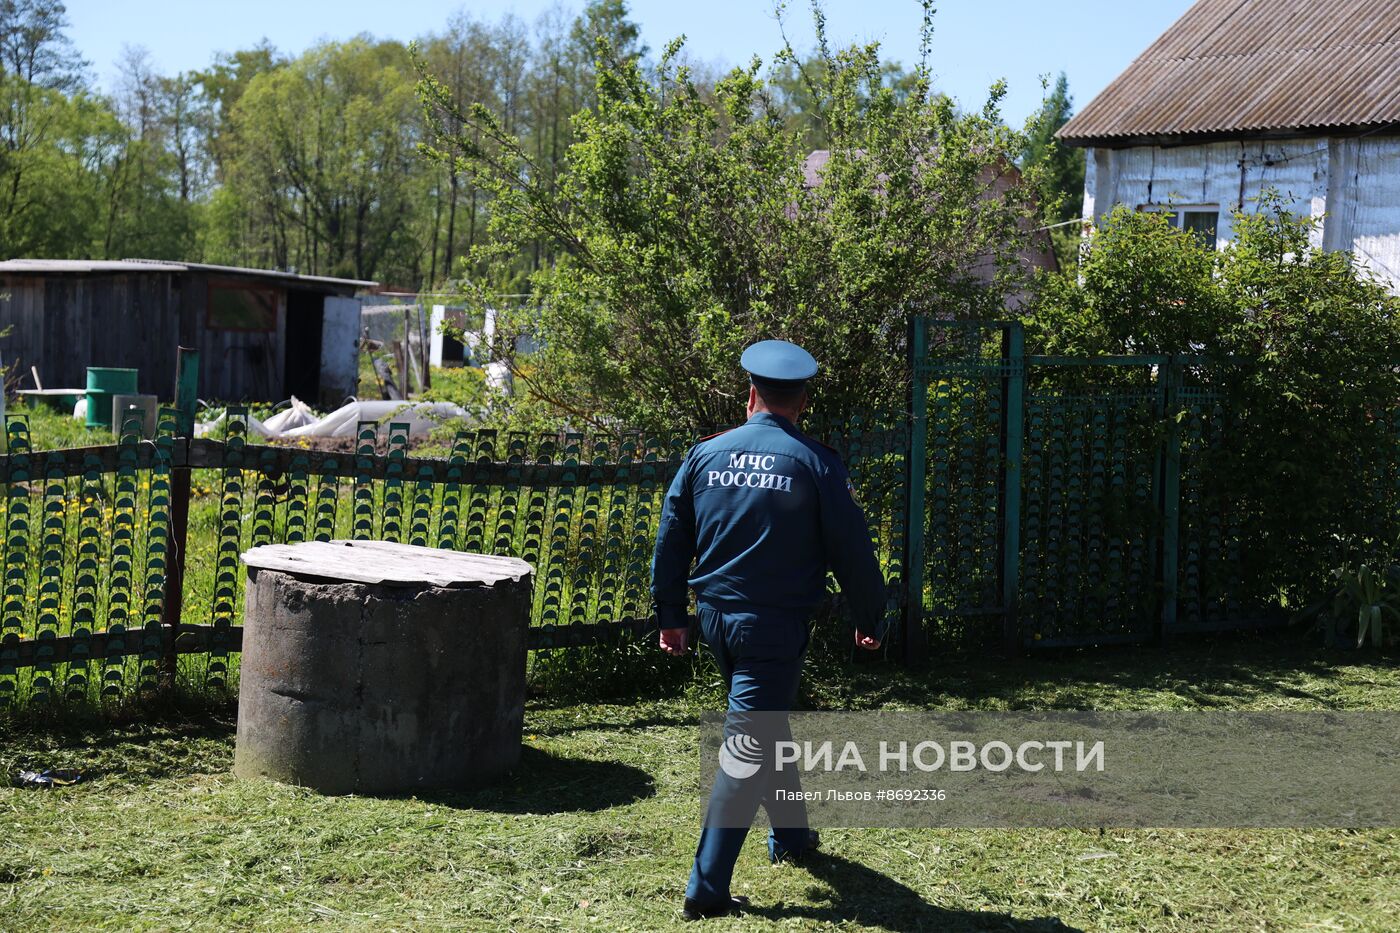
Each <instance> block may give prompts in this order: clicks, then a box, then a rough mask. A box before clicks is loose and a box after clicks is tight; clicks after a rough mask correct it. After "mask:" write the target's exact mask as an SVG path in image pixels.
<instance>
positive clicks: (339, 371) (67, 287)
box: [0, 259, 376, 405]
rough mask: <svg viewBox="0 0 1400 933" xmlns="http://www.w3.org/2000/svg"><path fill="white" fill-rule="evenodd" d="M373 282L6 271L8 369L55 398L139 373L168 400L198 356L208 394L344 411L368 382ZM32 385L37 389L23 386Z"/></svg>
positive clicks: (0, 322) (139, 262) (170, 272)
mask: <svg viewBox="0 0 1400 933" xmlns="http://www.w3.org/2000/svg"><path fill="white" fill-rule="evenodd" d="M374 287H376V283H374V282H362V281H358V280H355V279H333V278H325V277H322V276H312V275H297V274H295V273H291V272H275V271H268V270H262V269H240V268H234V267H231V266H213V265H206V264H202V263H192V262H158V261H153V260H145V259H123V260H120V261H88V260H75V259H11V260H8V261H5V262H0V331H4V330H5V329H6V328H8V332H7V333H5V334H4V336H0V359H3V362H4V364H5V365H6V367H12V366H14V367H17V371H18V372H19V373H20V374H22V375H23V376H26V377H27V375H28V373H29V368H30V366H34V367H36V368H37V369H38V371H39V376H40V378H41V379H42V380H43V382H44V385H45V386H46V387H49V388H58V387H74V388H81V387H83V386H84V385H86V370H87V367H89V366H122V367H130V368H133V369H137V370H140V376H139V390H140V391H141V392H145V393H149V394H153V395H159V396H161V397H162V398H168V397H169V396H170V394H171V391H172V388H173V384H174V378H175V376H174V373H175V355H176V353H175V351H176V348H177V347H180V346H186V347H195V348H197V349H198V350H199V354H200V372H199V395H200V397H201V398H204V399H210V400H215V399H217V400H220V401H250V402H275V401H280V400H282V399H285V398H287V397H288V396H290V395H295V396H297V397H298V398H300V399H303V400H305V401H307V402H310V403H315V404H326V405H331V404H338V403H339V402H341V401H342V400H343V399H344V398H345V396H347V395H353V394H355V392H356V390H357V388H358V382H359V338H360V300H359V298H357V297H355V295H356V293H357V292H360V291H363V290H366V289H371V288H374ZM27 383H28V380H27V378H26V379H25V384H27Z"/></svg>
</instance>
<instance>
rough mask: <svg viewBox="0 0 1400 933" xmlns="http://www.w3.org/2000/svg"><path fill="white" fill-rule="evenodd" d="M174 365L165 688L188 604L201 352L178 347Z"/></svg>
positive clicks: (163, 667) (172, 682)
mask: <svg viewBox="0 0 1400 933" xmlns="http://www.w3.org/2000/svg"><path fill="white" fill-rule="evenodd" d="M176 352H177V354H178V355H177V357H176V363H175V408H176V410H178V411H179V413H180V414H179V423H178V424H176V426H175V436H176V448H177V451H178V453H177V455H176V458H175V463H176V465H175V466H173V467H172V468H171V470H170V550H169V556H170V560H169V563H168V565H167V566H166V570H165V599H164V605H163V606H162V611H161V624H162V625H163V626H164V627H165V630H166V633H167V636H166V637H167V640H166V645H165V655H164V658H163V659H162V665H161V682H162V686H164V687H166V688H170V687H173V686H174V685H175V673H176V659H177V658H178V654H177V652H176V647H175V640H176V638H177V637H178V636H179V634H180V613H181V610H182V609H183V608H184V601H185V541H186V539H187V537H188V535H189V526H190V468H189V466H188V465H187V464H188V463H189V447H190V438H192V437H194V418H195V407H196V404H197V400H196V399H197V396H196V392H197V390H198V388H199V351H198V350H193V349H190V348H188V347H180V348H178V350H177V351H176Z"/></svg>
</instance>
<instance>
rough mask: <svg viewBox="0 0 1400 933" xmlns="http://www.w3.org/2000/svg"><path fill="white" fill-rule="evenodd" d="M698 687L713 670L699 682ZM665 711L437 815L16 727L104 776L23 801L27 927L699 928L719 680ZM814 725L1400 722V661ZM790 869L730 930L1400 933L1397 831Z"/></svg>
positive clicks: (758, 869) (1199, 835) (1147, 841)
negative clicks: (1203, 716)
mask: <svg viewBox="0 0 1400 933" xmlns="http://www.w3.org/2000/svg"><path fill="white" fill-rule="evenodd" d="M678 663H680V664H685V663H686V662H678ZM650 690H651V692H650V695H648V696H646V697H640V698H632V699H626V700H619V701H615V702H608V703H603V702H598V701H596V700H595V701H593V702H582V701H580V700H579V699H578V698H577V697H576V696H567V697H561V696H559V695H557V694H555V693H549V694H546V695H542V696H536V697H534V698H532V700H531V702H530V706H529V709H528V712H527V717H526V727H525V728H526V739H525V749H524V753H523V758H522V761H521V765H520V767H519V768H517V769H516V772H515V773H514V774H513V775H512V776H511V777H510V778H509V779H508V780H507V781H505V782H503V783H502V784H500V785H498V786H496V787H493V788H489V789H486V790H481V791H478V792H474V793H464V794H452V795H443V796H438V797H431V798H407V799H377V798H364V797H321V796H319V795H317V794H314V793H311V792H309V791H306V790H302V789H299V788H295V787H288V786H284V785H279V784H273V783H267V782H248V781H240V780H235V779H234V778H233V777H232V776H231V775H230V774H229V768H230V765H231V762H232V753H233V732H234V718H233V714H232V711H231V710H229V709H228V708H222V709H213V710H210V709H204V710H198V709H196V710H190V709H189V708H188V707H177V708H174V709H169V708H167V709H165V710H163V711H159V712H154V711H145V712H143V713H142V714H141V718H138V719H128V720H127V721H124V722H123V721H118V722H115V723H94V722H90V721H89V722H81V721H55V722H50V723H47V724H40V723H36V722H34V721H32V720H31V721H29V722H27V723H24V724H21V723H9V724H4V725H0V766H2V767H3V768H4V770H5V771H6V772H7V773H9V774H13V772H14V771H15V770H16V769H17V768H19V767H30V766H35V765H44V766H53V767H82V768H86V769H89V772H90V774H91V779H90V780H88V781H85V782H84V783H82V784H79V785H76V786H73V787H70V788H66V789H63V790H56V791H33V790H19V789H0V927H3V928H4V929H5V930H11V931H25V930H52V929H74V928H85V927H111V928H121V929H162V930H165V929H170V930H182V929H210V930H215V929H218V930H224V929H232V928H256V929H268V930H299V929H303V928H306V927H320V928H324V929H331V930H370V929H373V930H381V929H400V930H402V929H415V930H437V929H461V930H519V929H593V930H653V929H666V928H671V927H680V926H681V923H680V911H679V907H680V896H681V892H682V889H683V886H684V883H685V878H686V874H687V872H688V870H689V866H690V859H691V855H692V853H693V851H694V845H695V837H696V833H697V828H698V824H699V819H700V794H701V788H700V781H699V773H698V772H699V769H698V764H697V753H696V741H697V727H696V722H697V717H698V716H699V714H700V713H701V712H702V711H703V710H706V709H714V708H717V707H718V706H719V704H720V702H721V697H720V695H719V685H718V681H717V679H716V677H715V675H714V673H713V668H712V667H711V666H709V665H707V664H703V663H694V666H693V668H692V669H691V673H690V675H689V676H688V677H686V678H678V679H677V680H676V681H675V682H673V684H671V685H662V684H657V685H655V686H653V687H652V688H650ZM803 703H804V705H805V706H808V707H815V708H846V707H859V708H936V709H1178V708H1198V707H1207V708H1216V709H1221V708H1225V709H1388V710H1394V709H1400V670H1397V667H1396V666H1395V664H1394V659H1393V658H1378V657H1377V656H1375V655H1367V654H1342V653H1336V654H1326V655H1320V654H1319V653H1318V652H1317V650H1316V649H1313V648H1311V647H1309V646H1308V645H1307V644H1305V643H1303V642H1301V641H1298V640H1295V639H1290V638H1267V639H1266V638H1255V637H1250V636H1236V637H1233V638H1222V639H1216V640H1212V641H1205V642H1198V643H1192V644H1188V645H1179V646H1175V647H1173V648H1172V649H1170V650H1169V651H1167V652H1166V653H1159V652H1157V651H1156V650H1154V649H1150V648H1148V649H1141V650H1138V651H1114V650H1110V651H1099V652H1082V653H1065V654H1056V655H1046V656H1039V657H1035V658H1030V659H1022V660H1017V661H1012V662H1000V661H992V660H987V661H980V660H979V661H951V660H950V661H942V662H935V663H934V664H932V665H931V666H930V668H929V669H927V670H924V671H920V672H909V671H906V670H903V669H901V668H898V667H896V666H893V665H890V664H885V663H879V662H876V663H861V664H851V663H847V662H845V661H844V660H842V661H831V660H818V661H815V662H813V663H812V664H811V665H809V670H808V676H807V679H806V683H805V686H804V698H803ZM823 837H824V845H823V849H824V850H825V853H826V854H825V855H823V856H822V857H820V858H818V859H817V860H815V861H814V862H813V863H812V864H810V865H808V866H805V867H796V866H781V867H777V868H774V867H770V866H769V865H768V864H767V860H766V857H765V856H766V854H765V851H764V847H763V843H762V839H761V838H759V836H758V834H757V833H755V834H754V835H753V836H751V838H750V839H749V841H748V843H747V845H746V847H745V850H744V854H743V856H742V858H741V859H740V863H739V867H738V871H737V873H736V882H735V893H736V894H743V895H747V896H749V897H750V898H752V901H753V906H752V908H751V909H750V911H749V912H748V913H747V914H745V915H744V916H742V917H735V918H728V919H723V920H717V921H711V922H708V923H707V924H706V926H705V929H707V930H727V929H768V928H771V927H774V926H777V927H778V928H781V929H816V928H822V927H826V926H828V925H839V926H841V928H843V929H883V930H930V931H945V930H1010V931H1028V930H1061V929H1084V930H1210V931H1217V930H1221V931H1224V930H1303V929H1310V930H1383V929H1394V928H1395V918H1396V917H1397V916H1400V832H1397V831H1394V830H1365V831H1348V830H1308V831H1304V830H1248V831H1241V830H1191V831H1185V830H1131V831H1118V830H1108V831H1103V832H1100V831H1078V830H1016V831H1007V830H997V831H972V830H898V829H886V830H855V829H846V830H830V831H828V832H826V833H824V834H823Z"/></svg>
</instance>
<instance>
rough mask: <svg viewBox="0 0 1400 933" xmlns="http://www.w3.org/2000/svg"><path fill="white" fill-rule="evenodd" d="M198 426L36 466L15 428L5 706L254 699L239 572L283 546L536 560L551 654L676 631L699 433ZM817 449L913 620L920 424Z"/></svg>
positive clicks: (127, 438)
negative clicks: (288, 440) (669, 514)
mask: <svg viewBox="0 0 1400 933" xmlns="http://www.w3.org/2000/svg"><path fill="white" fill-rule="evenodd" d="M177 420H178V418H177V413H176V412H175V410H174V409H165V410H163V413H162V425H161V430H160V432H159V434H158V439H157V440H156V441H154V442H151V441H142V440H140V431H139V424H138V423H136V422H132V423H131V424H129V425H128V426H127V429H126V430H125V431H124V432H123V435H122V437H121V439H120V442H119V443H117V444H115V445H111V446H107V447H97V448H86V449H76V450H62V451H31V450H30V449H29V441H28V436H27V425H26V421H25V419H24V418H23V417H22V416H11V417H10V418H9V419H8V420H7V423H6V433H7V441H8V445H7V450H8V455H6V456H4V457H0V484H3V488H4V490H5V497H4V511H3V513H0V527H3V528H4V531H5V548H4V589H3V600H0V706H16V705H20V704H25V703H48V702H69V703H79V702H83V703H104V702H120V701H123V700H126V699H129V698H131V697H133V696H137V695H140V694H142V693H146V692H151V691H155V690H157V689H160V688H162V687H165V686H170V685H173V684H177V683H178V684H182V685H186V686H190V687H193V688H195V689H198V690H203V691H212V692H217V691H225V690H230V689H232V688H234V687H236V684H237V658H238V652H239V649H240V646H241V643H242V628H241V625H240V622H241V619H242V613H243V592H244V581H245V572H244V569H243V567H242V565H241V564H240V562H239V555H240V554H241V553H242V552H243V551H245V550H247V549H248V548H251V547H256V546H259V545H262V544H269V543H294V542H297V541H305V540H330V539H332V538H356V539H380V540H388V541H398V542H403V543H407V544H416V545H423V546H430V547H442V548H451V549H456V550H467V551H475V552H479V553H491V554H508V555H512V556H516V557H520V558H522V559H524V560H526V561H527V562H529V563H530V564H531V565H533V566H534V567H535V581H534V602H533V606H532V611H531V629H530V646H531V647H532V648H533V649H536V650H549V649H566V648H574V647H580V646H584V645H592V644H605V643H609V642H612V641H614V640H616V639H617V638H619V637H622V636H624V635H635V634H636V633H639V632H642V631H644V630H647V629H649V628H650V627H651V626H652V625H653V624H654V623H653V619H652V612H651V596H650V582H651V580H650V570H651V554H652V548H653V544H654V542H655V535H656V528H657V524H658V520H659V517H660V511H661V505H662V499H663V497H664V495H665V492H666V489H667V487H668V486H669V484H670V482H671V479H672V477H673V476H674V475H675V472H676V469H677V468H678V467H679V464H680V462H681V459H682V458H683V457H684V455H685V452H686V450H687V449H688V448H689V446H690V444H691V443H692V442H693V441H694V439H695V437H696V436H698V433H699V432H692V431H687V432H676V433H672V434H668V435H664V436H648V435H643V434H637V433H626V434H619V435H584V434H562V435H527V434H517V433H510V434H503V433H498V432H495V431H489V430H480V431H471V432H464V433H461V434H459V435H458V436H457V438H456V440H455V442H454V443H453V446H452V449H451V452H450V454H449V456H447V457H445V458H442V459H426V458H414V457H410V456H409V444H408V433H407V427H406V426H405V425H402V424H397V423H390V424H389V425H388V426H387V429H385V428H383V427H381V426H379V425H376V424H373V423H365V424H361V425H359V426H358V433H357V437H356V439H355V443H354V445H353V449H352V450H347V451H345V452H338V451H336V452H332V451H324V450H309V449H304V448H299V447H295V446H281V445H278V446H265V445H255V444H251V443H249V442H248V434H247V419H246V413H245V412H242V411H240V410H238V409H232V410H231V411H230V417H229V419H228V432H227V435H226V437H224V438H223V439H222V440H220V441H213V440H193V441H191V440H186V439H183V438H177V437H176V436H174V432H175V430H176V423H177ZM812 433H813V434H814V435H816V436H817V437H819V438H820V439H822V440H825V441H826V442H828V443H831V444H832V445H833V446H835V447H837V448H838V449H839V450H842V451H843V454H844V456H845V457H846V459H847V462H848V465H849V467H850V469H851V474H852V477H853V480H854V481H855V483H856V485H857V487H858V489H860V490H861V493H862V499H863V502H864V504H865V506H866V510H867V514H868V516H869V518H870V533H871V536H872V540H873V541H874V543H875V545H876V548H877V550H878V552H879V554H880V557H881V561H882V564H883V565H884V566H885V568H886V571H887V575H888V579H889V581H890V601H889V612H890V614H891V616H892V617H896V616H898V614H899V612H900V594H901V593H902V592H903V587H902V566H903V548H904V544H905V527H904V524H905V523H904V505H905V489H904V483H905V480H906V465H905V452H906V449H907V445H908V428H907V426H906V425H905V424H904V423H903V421H902V419H899V418H885V419H878V418H873V417H872V418H868V419H861V418H857V419H853V420H852V421H851V422H849V423H846V424H842V425H840V426H837V427H835V428H825V427H821V426H818V427H816V428H814V429H812ZM179 490H187V492H185V493H184V495H183V496H181V495H177V491H179ZM185 525H187V527H188V530H187V531H186V532H185V534H184V536H183V540H182V539H181V535H180V533H179V529H180V528H181V527H183V526H185ZM172 580H179V581H180V582H181V584H182V587H181V590H180V592H179V594H178V597H177V596H176V595H175V594H173V593H172V592H171V587H172V585H173V584H172ZM897 630H898V629H897V627H896V631H897Z"/></svg>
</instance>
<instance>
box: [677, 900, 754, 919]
mask: <svg viewBox="0 0 1400 933" xmlns="http://www.w3.org/2000/svg"><path fill="white" fill-rule="evenodd" d="M747 906H749V899H748V898H747V897H731V898H730V899H729V900H727V901H720V902H719V903H718V904H711V905H709V906H705V905H702V904H700V903H699V902H697V901H693V900H691V899H690V898H688V897H687V898H686V899H685V904H684V905H683V906H682V907H681V916H682V917H684V918H685V919H686V920H706V919H708V918H710V917H723V916H725V915H726V914H732V913H734V911H736V910H742V909H743V908H745V907H747Z"/></svg>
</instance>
